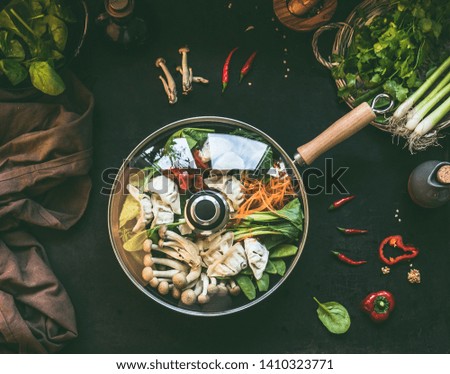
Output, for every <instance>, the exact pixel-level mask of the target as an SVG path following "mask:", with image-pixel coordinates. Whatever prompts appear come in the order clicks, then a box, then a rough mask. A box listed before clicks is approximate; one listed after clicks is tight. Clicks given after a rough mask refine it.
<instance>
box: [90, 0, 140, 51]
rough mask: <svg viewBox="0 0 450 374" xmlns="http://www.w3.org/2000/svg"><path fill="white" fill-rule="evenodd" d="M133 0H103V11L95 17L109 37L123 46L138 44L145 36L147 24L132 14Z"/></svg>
mask: <svg viewBox="0 0 450 374" xmlns="http://www.w3.org/2000/svg"><path fill="white" fill-rule="evenodd" d="M134 7H135V0H105V10H106V12H105V13H102V14H100V15H99V16H98V17H97V23H99V24H101V25H103V27H104V28H105V32H106V35H107V37H108V38H109V39H111V40H112V41H113V42H115V43H117V44H121V45H123V46H124V47H129V46H131V45H133V44H140V43H142V42H144V41H145V39H146V38H147V26H146V24H145V22H144V20H142V19H141V18H138V17H136V16H135V15H134V13H133V12H134Z"/></svg>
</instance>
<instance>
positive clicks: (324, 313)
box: [314, 297, 351, 334]
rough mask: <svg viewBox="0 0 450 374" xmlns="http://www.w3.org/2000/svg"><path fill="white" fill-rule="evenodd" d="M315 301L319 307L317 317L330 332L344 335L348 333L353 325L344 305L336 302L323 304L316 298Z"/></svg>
mask: <svg viewBox="0 0 450 374" xmlns="http://www.w3.org/2000/svg"><path fill="white" fill-rule="evenodd" d="M314 300H315V301H316V303H317V304H318V305H319V307H318V308H317V316H318V317H319V319H320V321H321V322H322V323H323V325H324V326H325V327H326V328H327V329H328V331H329V332H331V333H333V334H344V333H346V332H347V331H348V329H349V328H350V324H351V321H350V315H349V314H348V312H347V309H346V308H345V307H344V306H343V305H341V304H339V303H337V302H335V301H329V302H327V303H323V304H322V303H320V302H319V300H317V299H316V298H315V297H314Z"/></svg>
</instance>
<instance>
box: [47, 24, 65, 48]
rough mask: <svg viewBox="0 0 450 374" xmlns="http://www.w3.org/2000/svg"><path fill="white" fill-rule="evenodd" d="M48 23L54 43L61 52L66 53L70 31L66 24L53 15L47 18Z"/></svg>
mask: <svg viewBox="0 0 450 374" xmlns="http://www.w3.org/2000/svg"><path fill="white" fill-rule="evenodd" d="M47 23H48V27H49V29H50V33H51V34H52V37H53V41H54V42H55V45H56V47H57V48H58V49H59V50H60V51H64V48H66V43H67V35H68V30H67V26H66V24H65V23H64V22H63V21H61V20H60V19H59V18H58V17H55V16H53V15H49V16H47Z"/></svg>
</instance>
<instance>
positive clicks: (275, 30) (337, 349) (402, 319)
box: [37, 0, 450, 353]
mask: <svg viewBox="0 0 450 374" xmlns="http://www.w3.org/2000/svg"><path fill="white" fill-rule="evenodd" d="M137 3H138V6H137V13H138V14H139V16H141V17H142V18H144V19H145V20H146V22H147V24H148V25H149V33H150V37H149V40H148V42H147V43H146V44H144V45H143V46H140V47H138V48H137V49H134V50H128V51H124V50H122V49H121V48H118V47H117V46H115V45H111V44H109V43H108V42H107V41H106V40H105V39H104V37H103V32H102V29H101V28H98V27H96V25H95V24H93V22H92V24H91V28H90V30H89V34H88V38H87V40H86V43H85V45H84V48H83V50H82V52H81V56H80V57H79V58H78V59H77V60H75V61H74V63H73V70H74V71H75V72H76V73H77V74H78V76H79V77H80V78H81V80H82V81H83V82H84V83H85V84H86V85H87V86H88V87H89V88H90V89H91V90H92V91H93V93H94V95H95V99H96V108H95V114H94V145H95V154H94V167H93V169H92V172H91V175H92V180H93V190H92V194H91V198H90V202H89V206H88V208H87V211H86V214H85V215H84V217H83V218H82V219H81V220H80V222H79V223H78V224H77V225H76V226H75V227H73V228H72V229H71V230H69V231H68V232H55V231H50V230H39V231H38V232H37V235H38V237H39V238H40V240H41V241H42V242H43V243H44V244H45V246H46V248H47V249H48V252H49V257H50V259H51V263H52V266H53V268H54V271H55V273H56V274H57V276H58V277H59V278H60V279H61V280H62V282H63V284H64V286H65V287H66V289H67V291H68V292H69V294H70V296H71V298H72V301H73V303H74V305H75V309H76V312H77V319H78V328H79V337H78V339H76V340H75V341H73V342H72V343H71V344H69V345H68V346H67V347H66V348H65V349H64V350H63V352H64V353H381V352H383V353H444V352H447V353H448V352H449V351H450V314H449V310H450V298H449V297H448V295H449V290H450V271H449V270H448V266H449V265H450V230H449V229H450V218H449V217H450V206H449V205H447V206H445V207H442V208H439V209H435V210H425V209H422V208H419V207H417V206H416V205H414V204H413V203H412V202H411V200H410V198H409V196H408V192H407V180H408V176H409V174H410V172H411V171H412V170H413V169H414V168H415V167H416V166H417V165H418V164H420V163H421V162H423V161H426V160H433V159H437V160H447V161H448V160H449V144H450V142H449V139H450V137H448V138H447V140H444V141H443V147H441V148H434V149H431V150H429V151H427V152H423V153H420V154H417V155H414V156H411V155H410V154H409V153H408V152H407V151H406V150H404V149H402V147H401V146H398V145H396V144H393V143H392V140H391V137H390V136H389V134H387V133H384V132H382V131H380V130H378V129H376V128H374V127H372V126H369V127H368V128H367V129H365V130H363V131H361V132H360V133H359V134H357V135H355V136H354V137H353V138H351V139H349V140H348V141H347V142H345V143H343V144H341V145H339V146H337V147H336V148H335V149H333V150H332V151H330V152H328V153H327V154H326V155H325V156H322V157H320V158H319V159H318V160H317V161H316V162H315V164H314V166H315V167H317V168H319V169H324V167H325V157H328V158H332V159H333V161H334V167H335V168H339V167H348V168H349V170H348V171H347V172H346V174H345V175H344V176H343V177H342V179H341V180H342V182H343V183H344V185H345V186H346V188H347V189H348V190H349V191H350V192H351V193H353V194H356V195H357V199H356V200H354V201H353V202H352V203H351V205H348V206H347V208H346V209H342V210H339V211H336V212H334V213H329V212H328V211H327V206H328V205H329V204H330V203H331V202H332V201H334V200H335V199H337V198H339V197H340V195H339V193H337V192H336V191H334V193H333V194H331V195H326V194H325V193H322V194H319V195H317V196H310V197H309V204H310V212H311V214H310V230H309V233H308V240H307V244H306V248H305V250H304V252H303V254H302V256H301V258H300V261H299V263H298V264H297V267H296V268H295V270H294V272H293V273H292V274H291V275H290V277H289V278H288V279H287V281H286V282H285V283H284V284H283V285H282V286H281V287H280V288H279V289H278V290H277V291H276V292H275V293H274V294H273V295H271V296H270V297H269V298H267V299H266V300H264V301H263V302H261V303H259V304H257V305H256V306H254V307H252V308H250V309H248V310H246V311H243V312H241V313H239V314H234V315H229V316H225V317H220V318H199V317H190V316H186V315H181V314H178V313H175V312H172V311H170V310H168V309H165V308H163V307H162V306H160V305H158V304H156V303H155V302H154V301H152V300H151V299H149V298H148V297H146V296H145V295H144V294H142V293H141V292H140V291H139V290H138V289H137V288H136V287H135V286H134V285H133V284H132V283H131V282H130V281H129V280H128V278H127V277H126V275H125V274H124V272H123V271H122V269H121V268H120V266H119V264H118V262H117V260H116V258H115V255H114V253H113V250H112V247H111V243H110V240H109V236H108V230H107V203H108V197H107V196H104V195H102V194H101V193H100V190H101V188H102V187H104V186H105V183H104V182H103V181H102V178H101V176H102V171H103V170H105V169H107V168H110V167H118V166H120V164H121V161H122V159H124V158H125V157H126V156H127V154H128V153H129V152H130V151H131V150H132V149H133V148H134V147H135V146H136V145H137V144H138V143H139V142H140V141H141V139H143V138H144V137H146V136H147V135H149V134H150V133H152V132H153V131H154V130H156V129H158V128H159V127H161V126H163V125H165V124H168V123H170V122H172V121H175V120H179V119H182V118H186V117H192V116H199V115H219V116H225V117H231V118H236V119H239V120H242V121H245V122H248V123H250V124H252V125H254V126H256V127H258V128H260V129H261V130H263V131H265V132H266V133H268V134H270V135H271V136H272V137H273V138H274V139H276V140H277V141H278V142H279V144H280V145H281V146H282V147H284V148H285V149H286V150H287V151H288V152H289V153H291V154H292V155H293V154H294V152H295V149H296V147H297V146H299V145H300V144H303V143H304V142H306V141H308V140H310V139H312V138H313V137H314V136H315V135H317V134H318V133H319V132H321V131H322V130H324V129H325V128H326V127H327V126H328V125H329V124H331V123H332V122H333V121H334V120H336V119H337V118H339V117H340V116H342V115H344V114H345V113H346V112H348V108H347V107H346V105H345V104H343V103H340V102H339V101H338V99H337V97H336V87H335V84H334V81H333V80H332V78H331V76H330V73H329V71H327V69H325V68H324V67H322V66H321V65H320V64H319V63H318V62H317V61H316V60H315V58H314V55H313V53H312V49H311V38H312V33H297V32H293V31H290V30H288V29H286V28H284V27H283V26H282V25H281V24H279V23H278V22H277V21H276V20H275V21H274V20H272V18H273V17H274V14H273V10H272V4H271V1H269V0H266V1H256V0H214V1H211V0H192V1H180V0H172V1H166V0H154V1H149V0H137ZM357 3H358V1H356V0H352V1H339V6H338V10H337V13H336V14H335V16H334V18H333V20H335V21H341V20H344V19H345V18H346V16H347V15H348V14H349V12H350V11H351V10H352V8H353V7H354V6H355V5H356V4H357ZM229 4H231V7H229ZM101 6H102V2H101V1H98V0H91V1H89V8H90V13H91V20H92V19H93V18H95V16H96V15H97V14H98V13H99V12H100V10H101ZM249 25H253V26H255V30H254V31H252V32H247V33H245V32H244V30H245V29H246V27H247V26H249ZM333 38H334V36H333V35H332V33H330V35H324V38H323V42H322V43H321V49H322V48H323V51H324V55H328V54H329V50H330V48H331V43H332V40H333ZM185 44H187V45H189V47H190V49H191V53H190V64H191V65H192V66H193V67H194V72H195V73H196V74H198V75H202V76H205V77H207V78H209V79H210V80H211V83H210V84H209V86H207V87H201V86H199V87H195V90H194V91H193V92H192V94H191V95H190V96H188V97H180V99H179V102H178V103H177V104H176V105H174V106H169V104H168V103H167V99H166V96H165V94H164V92H163V89H162V86H161V83H160V82H159V80H158V75H159V71H158V70H157V69H156V68H155V65H154V61H155V60H156V58H157V57H159V56H164V57H165V58H166V60H167V61H168V64H169V67H170V68H171V69H173V68H174V67H175V66H176V64H178V63H179V55H178V48H179V47H181V46H183V45H185ZM237 45H239V46H240V47H241V53H240V54H238V55H236V62H235V64H236V65H235V66H234V68H236V69H238V68H237V65H240V64H241V63H242V62H243V61H245V59H246V56H248V55H249V54H250V53H251V52H252V51H253V50H255V49H257V50H258V51H259V54H258V57H257V60H256V62H255V66H254V69H253V70H252V71H251V73H250V74H249V76H248V79H247V81H246V82H245V83H243V84H241V85H240V86H238V85H237V82H236V81H235V80H232V81H231V83H230V85H229V87H228V90H227V92H226V93H225V95H221V89H220V85H221V83H220V82H221V69H222V64H223V61H224V59H225V57H226V55H227V53H228V51H230V50H231V49H232V48H233V47H235V46H237ZM285 49H286V50H287V53H286V51H285ZM284 60H285V61H286V64H284V63H283V61H284ZM286 67H289V69H290V71H289V72H288V73H286ZM285 74H287V75H288V76H287V78H285ZM235 75H236V74H235ZM233 78H235V77H233ZM177 80H178V81H179V79H178V78H177ZM248 82H251V83H252V84H251V85H249V84H248ZM180 91H181V89H180ZM180 96H181V95H180ZM319 182H321V183H323V181H321V180H319ZM397 210H398V211H399V212H398V213H397ZM396 214H398V216H399V217H395V215H396ZM398 218H400V219H398ZM400 221H401V222H400ZM338 225H339V226H347V227H349V226H357V227H363V228H367V229H368V230H369V231H370V232H369V234H368V235H365V236H359V237H344V236H342V235H340V233H339V232H337V230H336V228H335V227H336V226H338ZM393 234H401V235H403V236H404V238H405V240H406V241H407V242H411V243H414V244H415V245H417V246H418V247H419V248H420V250H421V253H420V256H419V257H418V258H417V259H416V260H414V262H413V264H414V266H415V267H416V268H418V269H420V271H421V273H422V283H421V284H420V285H411V284H409V283H408V282H407V280H406V274H407V272H408V270H409V266H408V264H403V265H398V266H397V267H395V268H393V269H392V272H391V274H390V275H388V276H382V275H381V272H380V268H381V266H382V265H381V262H380V261H379V260H378V257H377V248H378V243H379V242H380V241H381V240H382V239H383V238H384V237H386V236H388V235H393ZM335 249H345V250H346V251H348V253H351V254H352V256H354V257H355V258H366V259H367V260H368V261H369V263H368V264H367V265H365V267H364V268H351V267H348V266H345V265H344V264H340V263H338V262H337V261H336V260H335V259H334V258H333V257H332V256H331V255H330V250H335ZM378 289H389V290H391V291H392V292H393V293H394V294H395V296H396V299H397V309H396V311H395V312H394V313H393V315H392V318H391V319H390V320H388V321H387V322H386V323H385V324H383V325H375V324H373V323H372V322H371V321H370V320H369V319H368V318H367V316H366V315H364V314H363V313H362V312H361V311H360V310H359V303H360V301H361V300H362V298H363V297H364V296H365V295H367V294H368V293H369V292H372V291H376V290H378ZM313 296H316V297H317V298H318V299H319V300H322V301H331V300H336V301H339V302H341V303H342V304H344V305H345V306H346V307H347V309H348V310H349V313H350V315H351V318H352V326H351V328H350V330H349V331H348V333H346V334H345V335H342V336H334V335H331V334H330V333H328V331H327V330H326V329H325V328H324V327H323V326H322V324H321V323H320V322H319V320H318V318H317V315H316V308H317V306H316V304H315V302H314V301H313Z"/></svg>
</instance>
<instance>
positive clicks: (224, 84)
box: [222, 47, 239, 93]
mask: <svg viewBox="0 0 450 374" xmlns="http://www.w3.org/2000/svg"><path fill="white" fill-rule="evenodd" d="M238 48H239V47H236V48H234V49H233V50H232V51H231V52H230V53H229V54H228V57H227V59H226V60H225V63H224V64H223V69H222V93H223V92H224V91H225V89H226V88H227V86H228V80H229V74H228V73H229V69H230V61H231V57H232V56H233V54H234V52H236V51H237V49H238Z"/></svg>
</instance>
